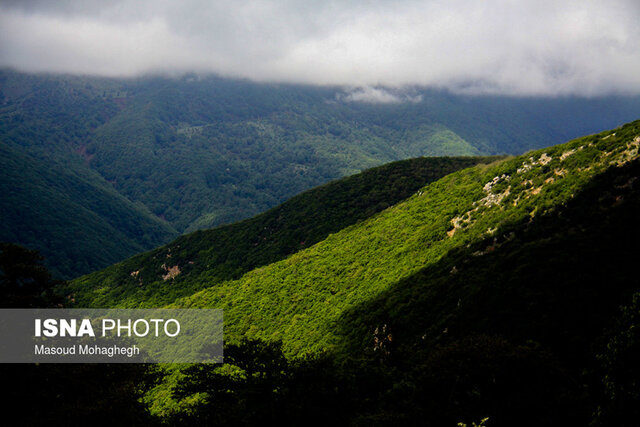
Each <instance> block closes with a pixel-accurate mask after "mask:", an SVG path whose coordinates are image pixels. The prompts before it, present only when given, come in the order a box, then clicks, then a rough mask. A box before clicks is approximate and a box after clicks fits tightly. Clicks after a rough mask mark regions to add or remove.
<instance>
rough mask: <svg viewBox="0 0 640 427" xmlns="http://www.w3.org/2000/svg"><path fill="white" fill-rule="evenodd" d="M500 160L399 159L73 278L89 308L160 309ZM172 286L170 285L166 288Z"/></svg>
mask: <svg viewBox="0 0 640 427" xmlns="http://www.w3.org/2000/svg"><path fill="white" fill-rule="evenodd" d="M499 158H501V157H499V156H494V157H422V158H416V159H409V160H401V161H398V162H393V163H389V164H386V165H383V166H379V167H377V168H372V169H369V170H366V171H364V172H362V173H359V174H356V175H352V176H350V177H347V178H342V179H340V180H337V181H333V182H331V183H328V184H325V185H323V186H320V187H317V188H314V189H312V190H309V191H306V192H304V193H302V194H300V195H298V196H295V197H293V198H291V199H290V200H288V201H287V202H285V203H283V204H282V205H280V206H277V207H275V208H273V209H271V210H269V211H267V212H265V213H263V214H260V215H258V216H256V217H253V218H250V219H247V220H245V221H242V222H239V223H235V224H231V225H226V226H220V227H217V228H214V229H211V230H206V231H202V230H201V231H197V232H194V233H191V234H187V235H184V236H181V237H180V238H178V239H176V240H175V241H173V242H172V243H170V244H168V245H165V246H162V247H159V248H157V249H155V250H153V251H150V252H147V253H144V254H140V255H138V256H135V257H133V258H130V259H128V260H126V261H123V262H121V263H119V264H116V265H114V266H111V267H109V268H106V269H104V270H102V271H98V272H94V273H91V274H89V275H87V276H84V277H81V278H78V279H77V280H75V281H74V282H73V283H72V285H71V287H70V288H69V290H68V291H67V292H69V293H72V294H73V295H74V297H75V299H76V303H77V304H80V305H84V306H92V307H96V306H102V307H114V306H126V307H154V306H155V307H157V306H161V305H163V304H167V303H170V302H172V301H174V300H175V299H176V298H178V297H179V296H186V295H190V294H192V293H194V292H195V291H197V290H200V289H201V288H202V287H204V286H209V285H210V284H211V283H212V282H222V281H226V280H231V279H237V278H239V277H241V276H242V275H243V274H244V273H247V272H248V271H250V270H253V269H255V268H257V267H260V266H263V265H267V264H271V263H273V262H276V261H280V260H282V259H284V258H286V257H288V256H289V255H291V254H293V253H295V252H298V251H300V250H303V249H305V248H308V247H310V246H313V245H314V244H315V243H317V242H319V241H321V240H324V239H325V238H326V237H327V236H328V235H330V234H331V233H335V232H337V231H340V230H341V229H343V228H345V227H347V226H349V225H352V224H355V223H357V222H360V221H363V220H365V219H366V218H368V217H370V216H372V215H374V214H376V213H378V212H380V211H382V210H384V209H386V208H388V207H390V206H392V205H394V204H396V203H398V202H399V201H401V200H403V199H405V198H407V197H409V196H411V195H412V194H413V193H414V192H415V191H417V190H419V189H420V188H422V187H423V186H424V185H425V184H427V183H429V182H432V181H435V180H437V179H439V178H442V177H443V176H445V175H447V174H449V173H451V172H455V171H456V170H459V169H463V168H466V167H469V166H472V165H475V164H477V163H488V162H492V161H495V160H497V159H499ZM168 284H170V286H167V285H168Z"/></svg>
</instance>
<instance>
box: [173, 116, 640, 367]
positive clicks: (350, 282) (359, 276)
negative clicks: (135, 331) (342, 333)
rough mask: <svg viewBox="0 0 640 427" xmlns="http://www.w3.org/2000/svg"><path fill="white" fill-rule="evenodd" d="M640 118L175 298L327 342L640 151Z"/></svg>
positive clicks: (417, 199) (260, 330) (287, 341)
mask: <svg viewBox="0 0 640 427" xmlns="http://www.w3.org/2000/svg"><path fill="white" fill-rule="evenodd" d="M639 124H640V123H639V122H635V123H633V124H630V125H627V126H625V127H623V128H621V129H618V130H616V131H615V132H606V133H604V134H600V135H596V136H591V137H586V138H581V139H578V140H575V141H572V142H570V143H567V144H564V145H560V146H556V147H551V148H548V149H544V150H539V151H536V152H532V153H527V154H525V155H523V156H520V157H517V158H515V159H511V160H506V161H501V162H498V163H497V164H495V165H492V166H483V165H481V166H476V167H474V168H471V169H466V170H464V171H460V172H457V173H453V174H451V175H448V176H447V177H445V178H443V179H441V180H439V181H437V182H435V183H432V184H430V185H428V186H427V187H425V188H424V189H422V190H421V191H419V192H418V193H417V194H415V195H414V196H412V197H411V198H409V199H408V200H406V201H405V202H402V203H400V204H398V205H396V206H394V207H393V208H390V209H387V210H385V211H384V212H381V213H380V214H378V215H376V216H374V217H372V218H370V219H369V220H367V221H364V222H362V223H360V224H357V225H354V226H351V227H349V228H346V229H344V230H342V231H341V232H338V233H336V234H333V235H330V236H329V237H328V238H327V239H325V240H323V241H322V242H320V243H318V244H317V245H315V246H313V247H311V248H309V249H305V250H303V251H300V252H298V253H296V254H294V255H292V256H291V257H289V258H287V259H286V260H283V261H280V262H278V263H274V264H271V265H269V266H267V267H263V268H260V269H257V270H254V271H252V272H250V273H248V274H246V275H245V276H243V277H242V278H241V279H240V280H238V281H230V282H226V283H222V284H217V285H216V286H214V287H212V288H209V289H206V290H204V291H202V292H200V293H197V294H195V295H193V296H191V297H189V298H187V299H183V300H180V301H177V302H176V304H175V306H181V307H182V306H184V307H204V306H211V307H214V306H215V307H220V308H224V309H225V321H226V333H227V334H228V336H229V337H230V338H232V337H234V336H237V337H239V336H245V335H247V336H251V337H255V338H261V339H267V340H270V339H280V340H282V341H283V342H284V345H285V349H286V351H287V352H288V353H289V354H298V355H300V354H304V353H307V352H317V351H326V350H331V349H333V348H335V347H336V346H337V345H339V344H340V342H339V340H338V337H337V336H336V325H338V324H339V320H340V317H341V315H342V314H343V312H344V311H345V310H346V309H348V308H350V307H353V306H355V305H357V304H359V303H362V302H364V301H368V300H370V299H372V298H375V297H377V296H378V295H379V294H380V293H381V292H384V291H385V290H387V289H388V288H389V287H390V286H392V285H393V284H395V283H397V282H398V281H399V280H402V279H403V278H406V277H409V276H411V275H412V274H415V273H416V272H418V271H419V270H421V269H424V268H426V267H428V266H430V265H433V264H434V263H436V262H437V261H438V260H439V259H441V258H442V257H443V256H444V255H446V254H447V253H448V252H449V251H451V250H453V249H454V248H459V247H464V246H465V245H468V244H473V243H475V242H477V241H479V240H484V239H485V238H486V236H488V235H495V237H496V239H498V238H500V237H501V236H502V235H501V234H500V233H501V231H502V230H503V229H506V228H508V227H511V226H513V225H514V224H518V223H521V222H522V221H523V220H526V219H529V218H534V217H535V216H536V215H544V214H546V213H548V212H550V211H552V210H554V209H557V208H559V207H561V206H563V205H564V204H566V203H567V202H569V201H570V200H571V199H572V197H574V196H575V194H576V193H578V192H579V191H580V190H581V188H582V187H583V186H584V185H585V184H586V183H588V182H589V181H590V180H591V179H592V178H593V177H594V176H596V175H598V174H599V173H602V172H604V171H605V170H606V169H607V168H608V167H610V166H611V165H612V164H615V165H617V164H618V163H620V164H622V163H624V162H628V161H630V160H631V159H633V158H635V157H636V156H637V150H638V141H639V140H638V139H634V138H636V137H637V136H638V135H640V131H639V130H638V125H639Z"/></svg>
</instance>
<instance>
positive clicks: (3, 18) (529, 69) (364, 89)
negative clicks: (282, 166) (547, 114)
mask: <svg viewBox="0 0 640 427" xmlns="http://www.w3.org/2000/svg"><path fill="white" fill-rule="evenodd" d="M316 3H317V4H316ZM316 3H314V2H311V3H309V2H307V1H302V0H253V1H248V0H238V1H234V2H221V1H219V2H211V1H205V0H185V1H181V2H171V1H168V0H156V1H152V0H139V1H133V0H117V1H111V2H99V1H89V0H87V1H78V2H73V1H66V2H51V1H37V0H36V1H29V0H27V1H6V0H5V1H3V2H2V3H0V66H4V67H13V68H17V69H20V70H24V71H53V72H69V73H82V74H97V75H106V76H134V75H140V74H144V73H157V72H161V73H162V72H164V73H183V72H198V73H216V74H220V75H224V76H235V77H243V78H250V79H254V80H258V81H280V82H295V83H310V84H323V85H344V86H348V87H352V88H356V89H352V90H351V91H349V92H348V93H346V94H345V95H344V100H345V101H359V102H406V101H411V99H409V98H406V95H402V94H401V93H399V92H394V88H402V87H405V86H409V85H426V86H433V87H440V88H448V89H450V90H454V91H457V92H465V93H495V94H510V95H563V94H578V95H599V94H610V93H622V94H640V73H639V72H638V70H639V69H640V25H638V22H640V3H638V2H637V0H611V1H608V2H602V1H595V0H567V1H563V2H557V1H551V0H535V1H534V0H523V1H518V2H514V1H510V0H490V1H485V2H478V1H473V0H449V1H446V2H443V1H436V0H433V1H417V0H416V1H414V0H401V1H397V2H388V1H382V0H353V1H343V2H316ZM382 87H386V88H387V89H381V88H382ZM389 88H391V89H389Z"/></svg>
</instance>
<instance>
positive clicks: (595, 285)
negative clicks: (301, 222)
mask: <svg viewBox="0 0 640 427" xmlns="http://www.w3.org/2000/svg"><path fill="white" fill-rule="evenodd" d="M639 147H640V121H636V122H633V123H629V124H627V125H624V126H622V127H620V128H617V129H614V130H612V131H606V132H603V133H599V134H595V135H591V136H587V137H583V138H579V139H576V140H573V141H570V142H568V143H565V144H562V145H557V146H553V147H548V148H544V149H541V150H536V151H532V152H528V153H526V154H524V155H521V156H518V157H511V158H505V159H495V160H494V161H493V162H492V163H490V164H478V165H476V166H472V167H469V168H466V169H463V170H459V171H457V172H454V173H451V174H448V175H446V176H444V177H442V178H440V179H438V180H436V181H434V182H431V183H429V184H427V185H426V186H424V187H422V188H418V189H416V190H411V191H413V194H412V195H411V196H410V197H408V198H404V199H402V200H400V201H397V202H395V204H394V205H393V206H390V207H388V208H386V209H384V210H377V212H376V213H374V214H373V215H371V216H368V217H366V218H364V217H362V220H361V221H358V222H353V221H351V222H349V223H341V224H340V225H338V226H337V227H339V228H340V229H339V231H338V230H336V231H327V230H329V229H325V231H324V232H323V233H322V234H326V233H332V234H328V235H326V237H325V236H323V235H322V234H318V237H317V243H315V244H313V245H312V246H310V247H304V248H301V249H300V250H297V251H292V250H290V248H291V246H289V247H288V248H289V249H287V250H285V251H282V252H280V255H278V256H275V257H274V258H273V259H271V260H267V259H265V261H264V262H265V263H267V262H268V263H269V264H266V265H263V264H262V263H261V262H256V263H255V264H253V265H252V263H251V262H249V263H244V261H237V260H236V261H231V262H229V261H227V260H224V259H223V258H221V257H218V258H215V257H210V258H206V257H205V256H204V254H206V251H207V249H206V248H207V246H209V247H211V248H215V246H216V244H215V243H212V241H211V240H209V241H208V243H206V240H205V239H202V240H199V239H197V238H196V236H199V235H201V236H203V237H204V236H206V235H207V234H206V233H212V232H206V233H204V234H203V233H202V232H201V233H195V234H193V235H191V236H186V237H183V238H182V239H184V240H181V241H180V242H182V243H183V244H184V246H182V245H180V246H179V247H178V242H175V243H174V244H173V245H174V246H172V245H170V246H168V247H166V248H164V249H162V250H159V251H158V252H155V253H151V254H149V255H142V256H140V257H137V258H133V259H131V260H129V261H127V262H125V263H123V264H121V265H120V266H115V267H112V268H110V269H107V270H105V271H104V272H103V273H98V274H96V275H94V276H87V277H84V278H81V279H79V280H77V281H75V282H73V283H72V284H71V289H72V291H73V292H75V294H74V295H68V293H69V289H63V290H62V291H64V292H66V293H67V295H68V297H73V298H75V300H76V302H78V303H79V304H80V305H83V306H84V305H87V306H90V305H93V304H95V305H101V306H109V305H110V304H113V305H117V304H124V305H130V306H131V305H134V301H133V300H130V299H128V298H127V295H131V292H130V288H131V286H130V282H129V281H121V282H119V280H121V278H122V276H123V275H124V273H126V272H129V276H130V277H137V276H140V277H143V276H142V275H143V271H142V270H134V269H136V268H137V267H141V268H146V267H148V268H151V272H152V273H153V275H152V276H151V277H152V278H153V277H154V275H157V274H158V271H157V270H155V268H156V267H155V266H154V262H153V261H152V259H153V256H154V255H155V256H159V257H160V258H161V260H162V262H163V263H164V264H165V266H167V267H168V266H169V265H170V264H167V263H168V262H170V260H171V261H172V260H173V256H174V251H176V253H177V252H178V251H182V252H183V254H182V255H176V260H177V259H180V260H182V261H181V262H185V261H186V264H187V265H188V264H189V260H190V256H192V255H193V254H194V253H195V252H194V251H193V250H191V249H189V245H188V244H187V242H190V241H192V242H197V243H198V244H199V245H200V246H197V248H198V251H199V252H198V255H199V256H200V257H201V259H203V260H204V259H206V260H207V262H209V263H210V264H208V265H206V267H201V268H204V270H199V271H198V272H197V273H196V274H194V273H195V271H194V273H190V274H188V275H187V274H185V276H183V277H182V279H180V277H181V275H182V270H181V269H180V268H178V269H173V267H168V268H167V272H166V273H165V275H168V274H169V273H171V272H172V271H173V272H174V274H171V275H169V276H167V277H166V280H163V282H164V285H161V286H155V285H154V283H159V281H158V280H157V278H156V279H155V282H153V281H150V282H147V281H146V279H142V280H141V281H140V282H139V287H140V288H143V289H144V288H145V287H146V286H149V285H151V286H150V288H151V294H146V295H145V294H144V293H142V294H140V295H145V298H150V299H149V301H154V298H157V301H158V302H162V303H165V302H166V301H168V300H169V299H173V298H174V297H176V296H180V295H179V293H174V291H173V287H180V288H187V289H189V291H191V290H195V289H197V288H199V287H206V288H205V289H202V290H199V291H197V292H195V293H193V294H192V295H190V296H183V297H179V298H177V299H175V301H173V303H171V304H169V305H167V306H168V307H181V308H186V307H193V308H198V307H216V308H223V309H224V313H225V342H226V345H227V346H228V349H229V351H228V353H227V355H228V357H229V358H228V363H227V364H226V365H223V366H220V367H218V366H213V367H207V366H201V365H196V366H194V367H191V368H186V369H185V370H183V371H182V372H181V373H174V374H172V375H171V376H170V378H171V379H170V380H168V382H166V383H165V384H164V385H161V386H159V388H157V389H156V390H154V391H153V392H152V393H151V394H150V395H148V397H147V402H148V403H149V404H150V405H151V407H152V408H153V410H154V411H155V413H156V414H163V416H165V417H169V418H168V419H171V420H173V421H174V422H175V423H176V424H180V423H184V424H188V423H189V422H213V421H216V422H222V423H223V424H224V421H221V418H220V417H222V415H224V417H229V418H228V421H227V422H228V423H231V424H233V422H234V420H236V421H237V420H238V419H245V420H246V419H253V420H258V419H269V418H268V417H273V416H276V415H275V414H279V415H278V417H279V419H282V420H284V421H283V422H285V423H290V424H296V423H299V422H300V421H301V419H309V417H312V418H313V419H315V420H317V421H318V422H320V421H322V422H334V423H337V422H340V423H345V420H349V422H350V423H352V424H355V425H387V424H389V423H391V422H392V421H393V422H398V421H402V422H405V423H409V424H418V423H424V422H428V423H431V424H433V425H453V424H454V423H456V422H461V421H462V422H465V423H469V424H471V423H472V422H479V420H480V419H482V418H485V417H489V419H490V421H489V422H491V424H489V425H495V426H508V425H532V426H533V425H541V424H543V425H586V424H588V423H589V422H593V423H595V425H633V421H635V420H636V419H637V418H634V414H635V413H636V412H637V405H634V404H633V402H634V397H633V396H636V395H637V381H638V377H637V375H636V374H637V372H636V370H634V368H633V366H634V365H633V363H635V362H634V360H636V359H635V357H636V356H637V355H638V354H639V350H640V349H639V348H638V343H640V337H638V336H637V335H638V334H637V333H636V332H635V331H637V330H638V329H637V324H636V323H637V322H636V320H637V318H638V316H637V315H636V311H637V306H638V305H637V301H638V297H637V293H638V292H639V291H640V284H639V283H638V279H637V277H636V276H637V274H636V272H635V259H636V258H637V250H636V244H635V242H637V241H638V238H640V227H639V226H638V223H637V220H636V218H638V216H639V215H640V187H639V186H638V183H639V182H640V181H638V178H639V177H640V159H639V153H638V150H639ZM406 164H407V165H408V164H410V163H406ZM347 182H348V181H347ZM339 183H340V181H339V182H338V183H336V184H334V185H337V184H339ZM326 188H331V187H330V186H329V187H326ZM407 191H409V190H407ZM303 196H304V195H303ZM303 196H301V197H303ZM300 200H304V199H300ZM327 200H331V198H326V199H318V203H319V204H318V206H321V205H322V204H323V203H327ZM281 209H282V207H281ZM314 210H316V211H317V210H319V209H314ZM272 212H277V210H274V211H272ZM265 215H267V214H265ZM258 218H260V217H258ZM262 218H263V220H265V221H266V220H267V218H268V217H267V216H265V217H262ZM316 218H317V217H316ZM242 224H244V226H246V227H247V229H250V227H249V226H248V224H250V223H249V222H245V223H242ZM294 224H295V223H294ZM257 228H259V227H257ZM232 229H233V228H229V229H228V230H232ZM334 230H335V229H334ZM189 239H193V240H189ZM285 240H286V239H285ZM292 241H295V240H292ZM247 242H252V240H249V239H247ZM305 246H306V245H305ZM170 247H171V248H174V249H172V251H171V253H169V248H170ZM272 248H273V247H272ZM216 250H217V249H212V252H211V253H212V254H213V253H215V251H216ZM271 250H272V249H269V251H271ZM294 252H295V253H294ZM242 253H245V252H244V250H243V252H242ZM287 253H291V255H289V256H288V257H286V258H282V255H285V254H287ZM229 255H230V256H232V257H236V255H235V254H233V253H230V254H229ZM240 256H242V255H240ZM198 259H200V258H198ZM159 261H160V260H158V261H156V262H159ZM225 263H227V264H226V265H228V266H234V267H236V266H238V265H240V266H242V265H244V268H243V267H241V268H238V269H237V270H236V271H235V273H231V274H229V276H228V278H227V279H225V278H224V273H223V272H224V265H225ZM180 265H183V264H179V265H178V266H180ZM254 266H255V267H257V268H253V267H254ZM194 270H195V269H194ZM178 271H180V274H179V275H177V276H176V275H175V272H178ZM207 271H209V272H211V273H210V275H207ZM131 273H134V274H133V276H132V275H131ZM227 274H228V273H227ZM234 276H235V277H234ZM128 280H130V279H128ZM100 283H106V284H107V286H105V287H103V288H100V287H99V284H100ZM119 284H120V286H118V285H119ZM207 286H208V287H207ZM118 290H120V291H122V292H124V293H125V298H122V299H119V296H118ZM101 293H104V294H105V295H107V296H106V297H104V298H103V297H101V296H100V294H101ZM634 294H635V295H636V296H634ZM156 295H161V296H158V297H157V296H156ZM165 296H166V298H165ZM140 303H141V304H144V302H142V301H140ZM621 306H623V307H625V308H624V309H623V310H622V311H621V310H620V307H621ZM633 319H636V320H633ZM634 322H636V323H634ZM634 328H635V329H634ZM274 343H275V344H274ZM278 343H280V344H278ZM625 372H626V374H624V373H625ZM221 381H222V382H221ZM220 384H224V387H223V388H222V389H221V388H220ZM310 384H311V385H313V386H310ZM261 387H262V388H261ZM257 389H260V390H263V392H261V393H258V394H252V392H251V390H257ZM202 393H205V394H204V395H202ZM207 396H208V397H207ZM218 399H220V400H218ZM216 402H223V403H224V404H223V405H222V403H221V405H222V406H216V405H218V403H216ZM326 407H331V408H334V410H333V411H331V412H329V413H328V412H327V411H326ZM634 408H635V409H634ZM223 409H224V410H225V411H226V412H220V411H222V410H223ZM634 411H635V412H634ZM301 414H304V417H306V418H304V417H303V415H301ZM523 414H527V415H526V416H525V415H523ZM233 417H240V418H233ZM252 417H254V418H252ZM296 417H303V418H296ZM203 420H204V421H203Z"/></svg>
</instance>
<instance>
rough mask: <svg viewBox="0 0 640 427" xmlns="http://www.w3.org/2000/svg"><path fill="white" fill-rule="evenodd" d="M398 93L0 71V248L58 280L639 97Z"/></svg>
mask: <svg viewBox="0 0 640 427" xmlns="http://www.w3.org/2000/svg"><path fill="white" fill-rule="evenodd" d="M389 90H390V91H392V90H393V89H389ZM410 92H411V93H410V94H409V95H411V96H405V95H406V94H405V95H403V96H399V97H398V99H399V101H398V102H392V103H382V104H380V103H371V102H355V101H353V100H350V98H349V96H347V93H348V89H345V88H340V87H312V86H303V85H288V84H264V83H253V82H249V81H244V80H234V79H225V78H220V77H215V76H210V77H202V76H198V75H186V76H183V77H180V78H164V77H140V78H135V79H109V78H97V77H81V76H65V75H47V74H40V75H36V74H22V73H18V72H14V71H10V70H2V71H0V150H2V153H1V154H2V156H1V157H2V165H1V166H2V168H0V170H1V171H2V172H1V174H2V176H1V179H0V186H1V187H0V191H2V192H3V194H5V195H7V196H6V197H3V198H2V199H0V215H1V216H0V220H1V221H0V224H1V225H0V241H9V242H13V243H18V244H22V245H26V246H28V247H30V248H34V249H38V250H40V251H41V252H42V253H43V255H44V256H45V258H46V263H47V266H48V267H49V268H50V269H51V270H52V271H53V273H54V274H55V275H56V276H58V277H63V278H72V277H76V276H78V275H80V274H86V273H89V272H91V271H95V270H96V269H99V268H103V267H106V266H107V265H110V264H113V263H115V262H117V261H120V260H122V259H124V258H126V257H128V256H131V255H133V254H135V253H139V252H141V251H144V250H149V249H152V248H154V247H157V246H158V245H160V244H163V243H167V242H169V241H170V240H172V238H174V237H176V236H177V235H179V234H181V233H184V232H190V231H195V230H198V229H205V228H210V227H214V226H218V225H222V224H228V223H232V222H235V221H238V220H241V219H245V218H248V217H251V216H254V215H257V214H259V213H261V212H264V211H266V210H268V209H270V208H272V207H274V206H276V205H278V204H280V203H282V202H284V201H285V200H287V199H289V198H291V197H292V196H294V195H296V194H299V193H301V192H303V191H305V190H308V189H310V188H312V187H315V186H318V185H321V184H324V183H326V182H329V181H331V180H333V179H337V178H340V177H343V176H347V175H351V174H354V173H358V172H360V171H361V170H364V169H368V168H371V167H374V166H378V165H381V164H383V163H387V162H390V161H394V160H400V159H406V158H411V157H419V156H465V155H471V156H474V155H491V154H519V153H522V152H524V151H526V150H528V149H533V148H540V147H544V146H548V145H552V144H557V143H560V142H562V141H564V140H566V139H569V138H572V137H577V136H580V135H583V134H587V133H592V132H595V131H600V130H602V129H608V128H612V127H614V126H617V125H620V124H621V123H622V122H623V121H625V120H632V119H634V118H636V117H637V116H638V114H640V98H637V97H605V98H602V97H601V98H593V99H579V98H569V97H567V98H537V99H531V98H528V99H524V98H505V97H491V96H461V95H453V94H451V93H449V92H446V91H443V90H434V89H423V88H412V89H410Z"/></svg>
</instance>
